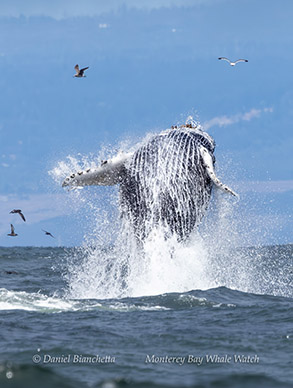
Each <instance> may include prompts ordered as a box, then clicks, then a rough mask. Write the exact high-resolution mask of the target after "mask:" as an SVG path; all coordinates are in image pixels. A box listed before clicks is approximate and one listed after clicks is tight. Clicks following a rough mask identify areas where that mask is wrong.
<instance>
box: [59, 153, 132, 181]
mask: <svg viewBox="0 0 293 388" xmlns="http://www.w3.org/2000/svg"><path fill="white" fill-rule="evenodd" d="M131 155H132V154H131V153H128V154H118V155H117V156H115V157H114V158H112V159H109V160H107V161H102V163H101V166H98V167H96V168H93V169H92V168H88V169H86V170H85V171H79V172H77V173H73V174H71V175H70V176H68V177H67V178H65V180H64V181H63V183H62V187H67V186H69V187H83V186H94V185H97V186H113V185H116V184H118V183H120V182H121V179H123V176H124V171H125V163H126V162H127V160H128V159H129V158H130V156H131Z"/></svg>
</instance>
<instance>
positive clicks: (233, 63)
mask: <svg viewBox="0 0 293 388" xmlns="http://www.w3.org/2000/svg"><path fill="white" fill-rule="evenodd" d="M218 59H220V60H222V61H227V62H229V64H230V66H235V65H236V63H238V62H248V60H247V59H237V61H235V62H231V61H230V59H228V58H225V57H220V58H218Z"/></svg>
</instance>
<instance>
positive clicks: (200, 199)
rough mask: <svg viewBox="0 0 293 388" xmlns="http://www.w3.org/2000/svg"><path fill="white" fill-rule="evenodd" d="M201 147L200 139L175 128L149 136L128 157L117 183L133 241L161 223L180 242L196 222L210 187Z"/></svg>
mask: <svg viewBox="0 0 293 388" xmlns="http://www.w3.org/2000/svg"><path fill="white" fill-rule="evenodd" d="M201 145H204V146H205V147H207V146H208V145H207V144H206V143H205V138H204V137H202V136H200V135H198V134H196V133H195V134H194V133H191V132H188V131H184V130H183V131H181V130H174V131H171V132H170V131H169V132H168V133H165V134H164V133H163V134H160V135H157V136H155V137H153V138H152V139H151V140H150V141H148V142H147V143H146V144H144V145H143V146H141V147H140V148H139V149H138V150H137V151H136V152H135V153H134V154H133V156H132V157H131V159H130V161H129V163H128V164H127V165H126V166H125V177H124V179H123V182H121V184H120V205H121V210H122V213H123V215H124V216H127V217H128V218H130V220H131V223H132V224H133V227H134V230H135V233H136V235H137V237H139V238H140V239H144V238H145V237H146V236H147V235H148V234H149V232H150V231H151V230H152V229H153V228H154V227H155V226H156V225H162V226H163V227H164V228H165V230H166V231H168V232H170V233H176V235H177V236H178V238H179V239H184V238H186V237H188V236H189V234H190V233H191V232H192V231H193V230H194V228H195V227H196V225H197V224H198V223H199V222H200V220H201V218H202V217H203V215H204V213H205V210H206V208H207V206H208V203H209V200H210V195H211V189H212V183H211V180H210V178H209V176H208V175H207V172H206V169H205V167H204V165H203V163H202V158H201V155H200V152H199V147H200V146H201ZM209 151H210V153H211V154H212V151H213V150H209Z"/></svg>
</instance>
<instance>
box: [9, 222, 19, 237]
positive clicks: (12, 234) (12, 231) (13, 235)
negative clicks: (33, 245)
mask: <svg viewBox="0 0 293 388" xmlns="http://www.w3.org/2000/svg"><path fill="white" fill-rule="evenodd" d="M10 227H11V233H8V235H7V236H12V237H15V236H18V234H16V233H15V232H14V226H13V225H12V224H10Z"/></svg>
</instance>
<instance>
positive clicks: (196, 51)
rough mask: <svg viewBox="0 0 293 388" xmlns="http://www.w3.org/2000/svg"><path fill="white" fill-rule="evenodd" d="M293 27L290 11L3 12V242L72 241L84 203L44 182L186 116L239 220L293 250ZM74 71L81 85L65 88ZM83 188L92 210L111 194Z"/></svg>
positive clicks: (286, 4)
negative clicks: (208, 144) (83, 69)
mask: <svg viewBox="0 0 293 388" xmlns="http://www.w3.org/2000/svg"><path fill="white" fill-rule="evenodd" d="M292 20H293V3H292V1H290V0H288V1H286V0H283V1H281V2H276V1H274V0H268V1H265V0H253V1H252V0H218V1H216V0H214V1H209V0H189V1H188V0H186V1H184V0H173V1H172V0H165V1H164V0H161V1H157V0H154V1H146V0H145V1H144V0H143V1H136V0H126V1H119V0H117V1H110V0H104V1H94V0H92V1H72V0H71V1H69V0H67V1H65V0H64V1H59V0H58V1H57V0H55V1H50V2H48V1H30V0H27V1H22V0H18V1H17V0H11V1H7V2H2V3H1V7H0V70H1V76H0V87H1V96H0V99H1V104H0V174H1V175H0V176H1V179H0V213H1V219H0V245H4V246H6V245H7V246H9V245H15V244H16V245H51V244H52V245H58V244H64V245H74V244H80V243H81V242H82V239H83V236H84V235H85V234H86V233H87V228H88V225H87V222H84V221H82V219H81V218H82V217H81V214H83V213H84V212H87V210H86V204H85V203H84V202H83V201H81V199H79V200H78V199H76V198H74V197H72V194H71V193H67V192H66V191H63V190H62V189H61V188H60V184H59V183H57V182H56V181H54V179H52V176H50V175H49V174H48V171H50V170H52V169H54V168H55V167H57V166H58V162H60V161H63V162H64V163H65V164H66V163H67V165H70V163H69V162H68V159H67V156H69V155H70V156H71V157H73V158H77V159H79V160H82V159H83V158H85V159H86V161H87V162H89V161H93V160H99V159H100V158H107V157H108V156H109V155H111V154H113V153H114V152H115V149H116V148H119V147H120V146H121V144H122V145H123V147H124V148H127V146H126V145H127V144H128V145H129V146H131V145H133V144H134V143H135V142H138V141H140V139H142V138H143V137H144V136H145V135H146V134H148V133H150V132H152V133H156V132H158V131H160V130H162V129H165V128H168V127H170V126H171V125H173V124H177V123H182V122H184V121H185V119H186V118H187V116H188V115H190V114H191V115H193V116H194V117H195V118H196V119H197V120H199V121H200V123H201V124H202V125H203V126H204V128H205V129H206V130H208V131H209V133H210V134H211V135H212V136H213V137H214V138H215V141H216V144H217V148H216V157H217V160H218V171H219V175H220V176H221V179H223V180H224V181H225V182H226V183H228V184H230V185H231V186H232V187H233V189H235V190H238V191H240V195H241V194H242V195H241V198H242V202H241V204H240V205H239V208H238V210H237V212H238V213H237V214H238V216H239V217H244V215H245V217H249V218H250V220H251V218H252V217H255V222H256V223H258V222H259V225H258V230H259V232H258V233H260V234H261V229H262V224H266V225H267V227H268V229H270V228H271V229H270V233H268V234H267V235H266V236H265V237H264V239H263V241H264V242H267V243H274V242H276V243H277V242H278V243H285V242H292V220H291V218H290V217H291V213H292V196H293V195H292V194H293V167H292V166H293V156H292V148H293V137H292V120H293V89H292V86H293V85H292V60H293V52H292V43H293V26H292ZM219 56H227V57H231V58H232V59H237V58H239V57H244V58H247V59H248V60H249V62H248V63H240V64H239V65H237V66H235V68H232V67H230V66H229V65H228V63H225V62H220V61H218V59H217V58H218V57H219ZM76 63H79V64H80V66H89V67H90V68H89V70H88V71H87V78H85V79H74V78H73V77H72V76H73V74H74V65H75V64H76ZM71 163H72V161H71ZM91 190H92V191H89V194H86V195H93V196H94V198H95V200H96V201H97V202H98V203H99V201H101V200H102V198H105V196H107V195H109V196H111V195H112V194H113V193H114V195H116V194H115V193H116V192H115V190H114V191H113V189H108V188H106V189H105V188H91ZM90 193H93V194H90ZM78 201H81V202H82V203H81V202H78ZM252 203H254V204H255V203H257V206H252V205H251V204H252ZM12 208H21V209H22V210H23V212H24V213H25V214H26V217H27V223H26V224H24V223H23V221H22V220H21V219H20V217H18V216H17V215H10V214H9V211H10V210H11V209H12ZM266 217H267V220H268V222H266ZM272 220H275V221H273V222H272ZM11 222H13V223H14V224H15V227H16V229H17V231H18V232H19V236H18V237H17V238H14V239H12V238H9V237H8V236H7V233H8V232H9V224H10V223H11ZM77 225H78V227H77ZM42 228H43V229H49V230H50V231H51V232H52V233H53V234H54V235H56V240H53V239H51V240H48V237H47V236H44V235H43V234H42V232H41V229H42ZM268 236H269V237H268ZM259 239H260V236H258V238H257V239H256V241H258V240H259ZM244 243H245V242H244Z"/></svg>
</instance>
